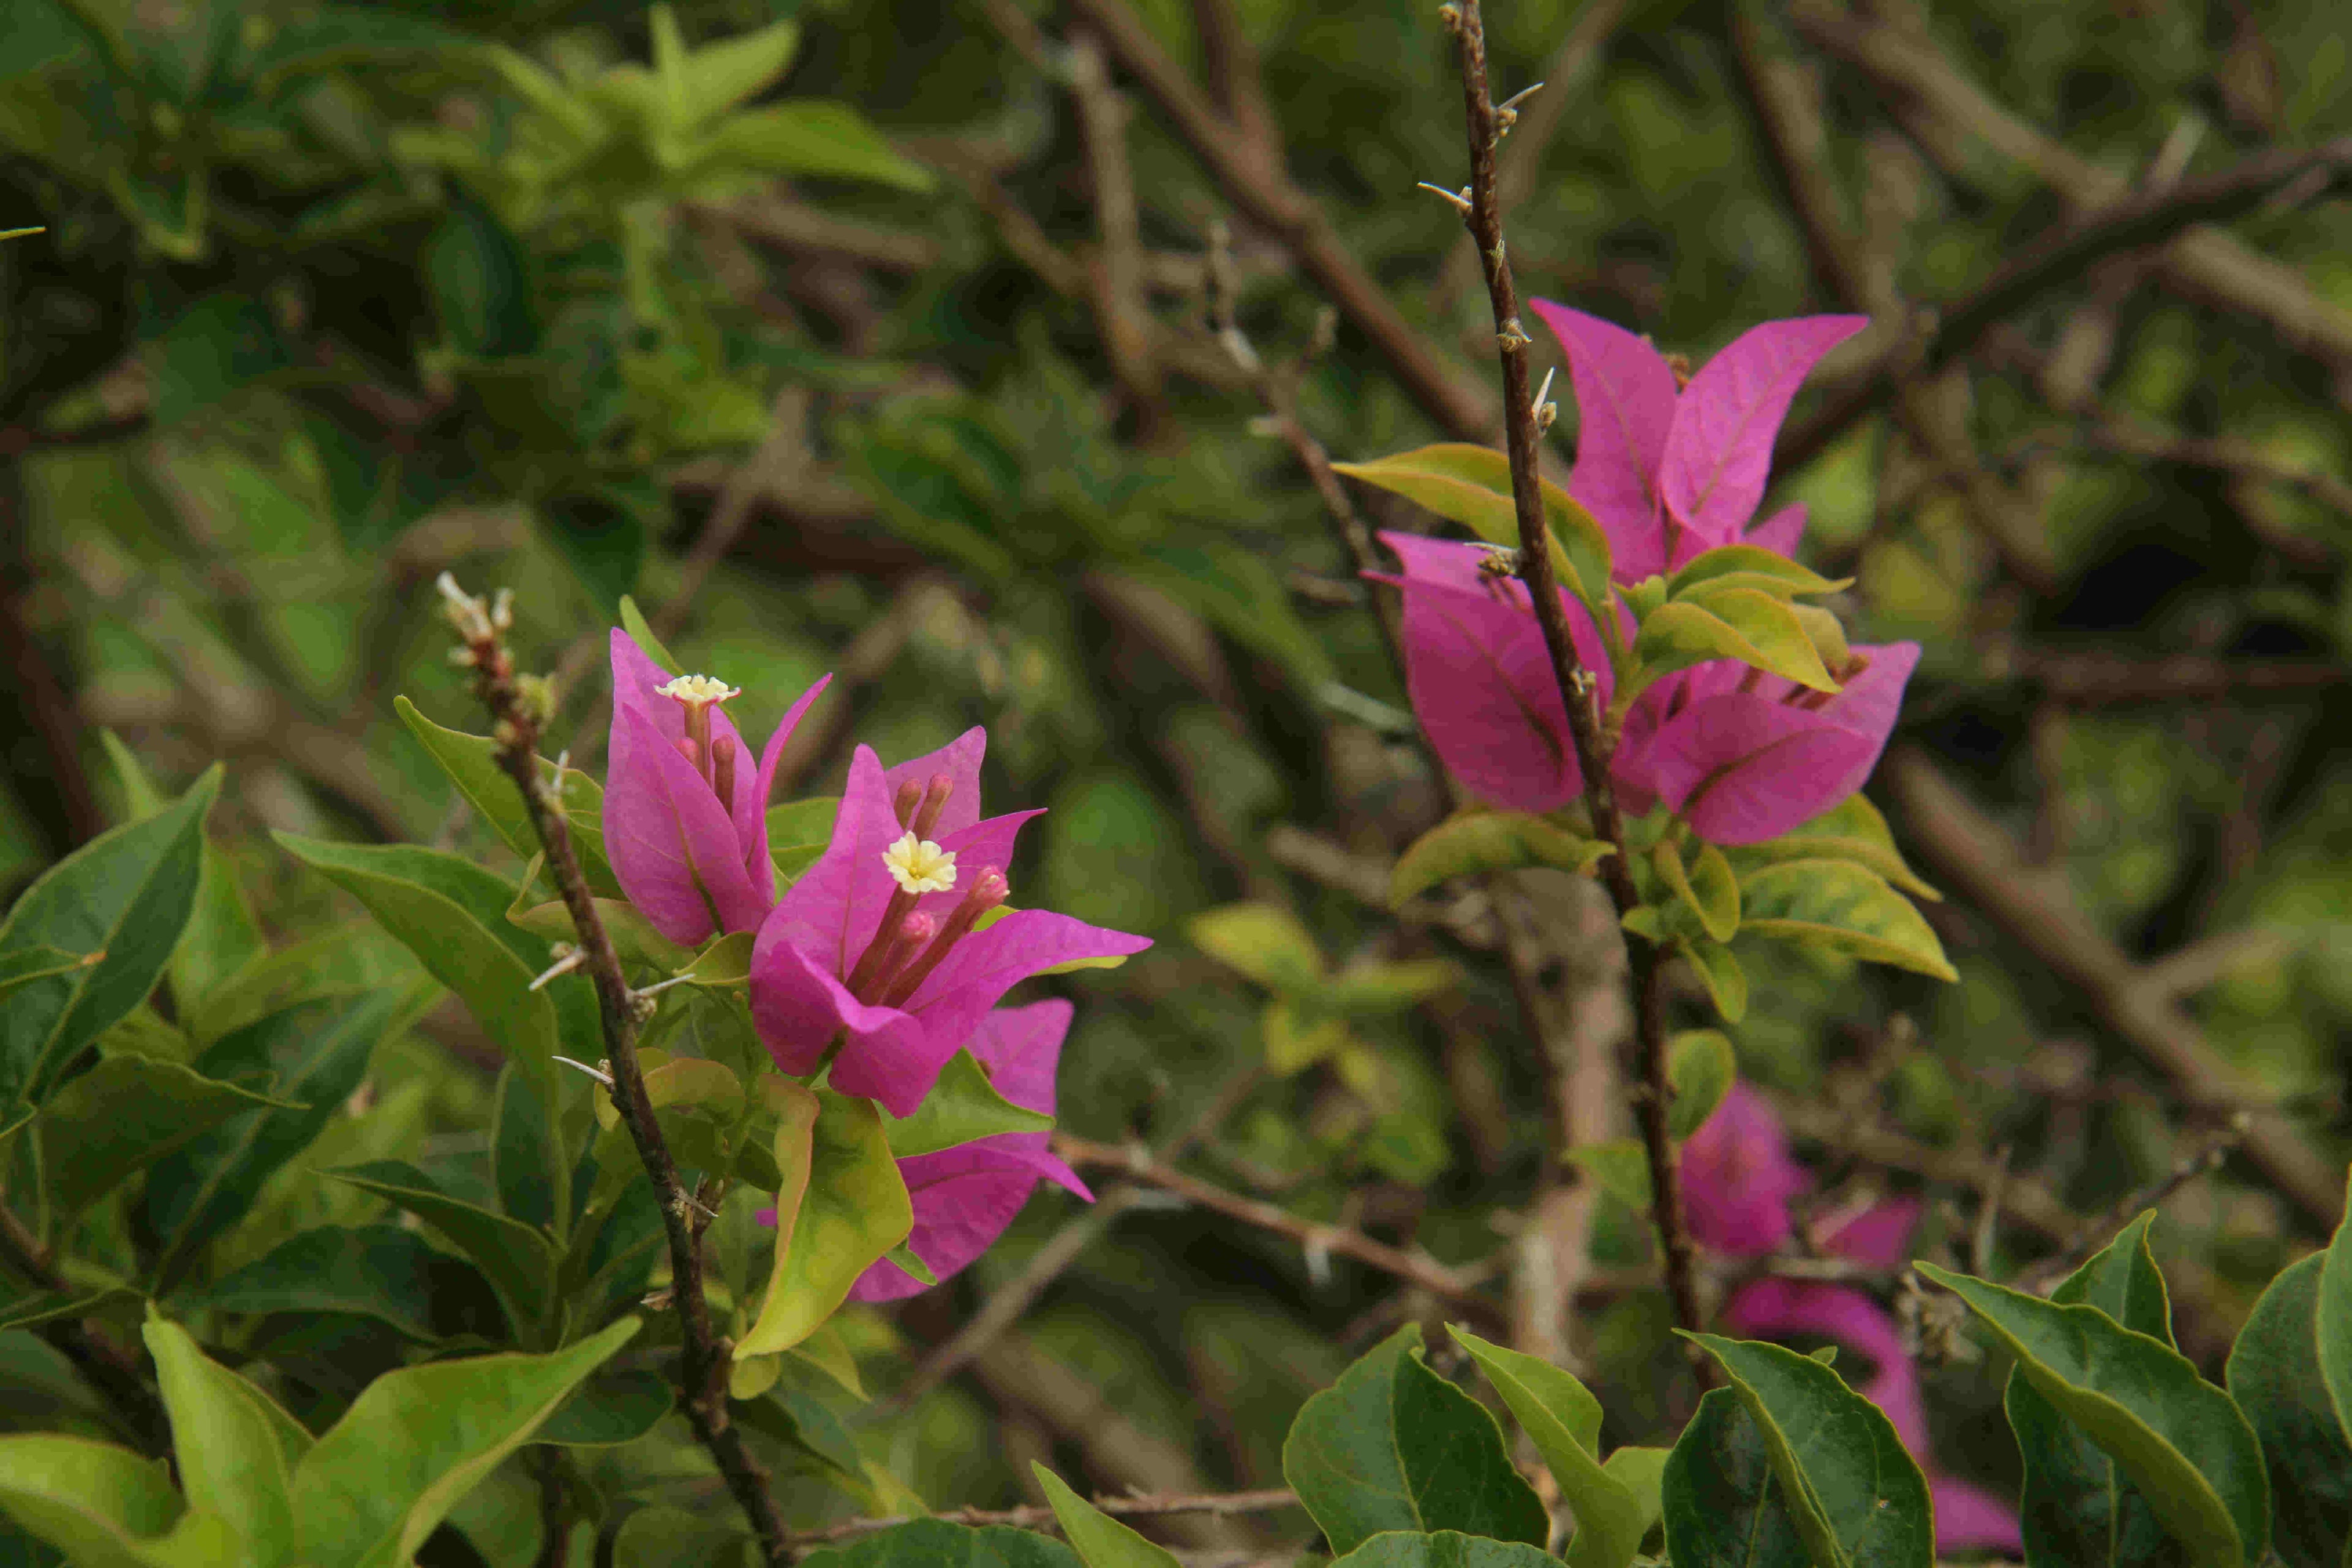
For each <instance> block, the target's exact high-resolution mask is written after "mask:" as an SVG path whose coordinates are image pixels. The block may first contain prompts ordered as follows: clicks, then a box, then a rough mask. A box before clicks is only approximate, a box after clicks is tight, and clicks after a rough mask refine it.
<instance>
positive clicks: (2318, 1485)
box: [2011, 1231, 2352, 1568]
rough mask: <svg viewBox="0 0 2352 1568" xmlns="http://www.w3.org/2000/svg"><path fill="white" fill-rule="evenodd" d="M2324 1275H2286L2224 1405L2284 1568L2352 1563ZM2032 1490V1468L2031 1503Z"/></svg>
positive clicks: (2247, 1336)
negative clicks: (2234, 1414)
mask: <svg viewBox="0 0 2352 1568" xmlns="http://www.w3.org/2000/svg"><path fill="white" fill-rule="evenodd" d="M2337 1234H2338V1235H2339V1236H2340V1235H2342V1232H2341V1231H2338V1232H2337ZM2326 1267H2327V1258H2326V1255H2324V1254H2318V1253H2315V1254H2313V1255H2312V1256H2311V1257H2309V1258H2304V1259H2302V1260H2301V1261H2300V1262H2296V1263H2293V1264H2290V1265H2288V1266H2287V1268H2284V1270H2282V1271H2281V1272H2280V1274H2279V1276H2278V1277H2277V1278H2276V1279H2273V1280H2272V1281H2271V1282H2270V1288H2269V1289H2266V1290H2264V1291H2263V1294H2262V1299H2261V1300H2258V1301H2256V1302H2255V1303H2254V1310H2253V1311H2252V1314H2251V1315H2250V1316H2248V1318H2247V1319H2246V1326H2245V1327H2244V1328H2242V1329H2241V1330H2239V1331H2238V1342H2237V1343H2236V1344H2234V1345H2232V1346H2231V1347H2230V1365H2229V1373H2228V1382H2229V1386H2230V1396H2231V1398H2232V1399H2234V1400H2236V1401H2237V1402H2238V1408H2239V1409H2241V1410H2242V1411H2244V1412H2245V1413H2246V1420H2247V1422H2248V1424H2249V1425H2251V1426H2252V1427H2253V1429H2254V1436H2255V1437H2256V1438H2258V1439H2259V1440H2260V1441H2261V1443H2262V1446H2263V1463H2264V1465H2265V1467H2266V1468H2268V1470H2269V1472H2270V1481H2271V1492H2272V1499H2273V1513H2272V1516H2271V1535H2272V1540H2271V1549H2272V1550H2273V1551H2274V1552H2277V1553H2278V1555H2279V1560H2280V1561H2281V1562H2283V1563H2285V1564H2286V1565H2287V1568H2341V1564H2342V1563H2344V1562H2345V1561H2346V1559H2347V1555H2352V1442H2347V1440H2346V1436H2345V1427H2344V1423H2343V1422H2342V1421H2341V1420H2340V1419H2338V1417H2337V1415H2336V1405H2335V1401H2334V1400H2333V1399H2332V1398H2331V1397H2330V1396H2329V1394H2328V1390H2327V1381H2326V1377H2325V1376H2324V1375H2323V1374H2322V1373H2321V1372H2320V1366H2319V1300H2320V1275H2321V1272H2322V1271H2323V1270H2324V1269H2325V1268H2326ZM2011 1397H2012V1398H2014V1397H2015V1395H2014V1394H2013V1393H2012V1394H2011ZM2012 1419H2014V1417H2012ZM2022 1440H2023V1439H2022V1435H2021V1436H2020V1441H2021V1443H2022ZM2030 1465H2031V1461H2029V1467H2030ZM2033 1480H2034V1476H2033V1472H2032V1468H2028V1470H2027V1472H2026V1484H2027V1488H2028V1496H2029V1498H2030V1497H2031V1495H2032V1485H2033ZM2139 1501H2140V1502H2141V1506H2142V1507H2145V1506H2146V1503H2145V1500H2139ZM2026 1531H2027V1534H2026V1550H2027V1552H2028V1553H2029V1555H2031V1556H2033V1557H2034V1559H2035V1560H2036V1561H2041V1560H2042V1559H2041V1558H2040V1556H2039V1554H2038V1553H2036V1552H2035V1550H2034V1549H2035V1546H2036V1544H2037V1543H2036V1540H2035V1531H2034V1522H2033V1516H2032V1512H2031V1511H2030V1510H2029V1511H2028V1513H2027V1523H2026ZM2149 1555H2152V1554H2145V1553H2144V1554H2141V1555H2140V1556H2138V1557H2136V1558H2135V1559H2134V1560H2135V1561H2137V1562H2145V1561H2147V1560H2148V1557H2149ZM2120 1560H2121V1559H2120V1557H2118V1558H2117V1561H2120ZM2086 1561H2090V1562H2097V1561H2100V1559H2098V1558H2095V1557H2094V1558H2089V1559H2086Z"/></svg>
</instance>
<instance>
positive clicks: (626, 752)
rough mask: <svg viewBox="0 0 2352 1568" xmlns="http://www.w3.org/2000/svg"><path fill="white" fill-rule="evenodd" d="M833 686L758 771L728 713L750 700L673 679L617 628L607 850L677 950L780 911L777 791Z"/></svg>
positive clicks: (787, 724) (787, 727) (799, 705)
mask: <svg viewBox="0 0 2352 1568" xmlns="http://www.w3.org/2000/svg"><path fill="white" fill-rule="evenodd" d="M831 679H833V677H831V676H829V675H828V676H824V677H823V678H822V679H819V680H818V681H817V683H816V684H815V685H814V686H812V687H810V688H809V689H807V690H806V691H803V692H802V693H801V695H800V697H799V698H798V700H795V701H794V702H793V705H792V707H791V708H790V709H788V710H785V713H784V717H783V721H782V723H780V724H778V725H777V726H776V730H775V733H774V734H772V735H771V736H769V738H768V744H767V746H766V748H765V749H764V750H763V751H761V753H760V759H759V764H758V767H757V769H756V771H755V770H754V768H753V766H752V764H751V752H750V748H748V747H747V746H745V745H744V743H743V738H742V736H741V735H740V734H738V733H737V732H736V730H735V726H734V725H733V724H732V723H730V721H728V718H727V714H726V711H725V709H724V706H723V705H724V704H725V703H726V702H728V701H729V700H731V699H733V698H735V697H738V696H740V695H741V693H740V691H738V690H737V689H734V688H732V687H730V686H729V685H727V684H726V683H725V682H724V681H720V680H714V679H711V678H710V677H709V676H707V675H679V676H673V675H672V674H671V673H670V672H669V671H668V670H666V669H664V668H662V667H661V666H660V665H658V664H656V663H655V662H654V661H653V660H652V659H651V658H647V657H646V652H645V650H644V649H643V648H640V647H638V646H637V645H636V642H635V639H633V638H632V637H630V636H629V634H628V633H626V632H625V631H623V630H621V629H620V628H619V627H617V626H615V627H614V629H613V731H612V743H611V749H610V756H611V771H610V774H609V776H608V777H607V778H606V780H605V784H604V852H605V854H606V855H607V856H608V857H609V858H611V860H612V862H613V875H614V877H616V878H618V879H620V883H621V890H622V891H623V892H625V893H626V894H628V896H629V902H631V903H633V904H635V906H636V907H637V910H638V911H639V912H640V913H642V914H643V915H644V916H645V917H646V920H647V921H651V922H652V924H653V927H654V929H655V930H656V931H659V932H661V933H662V935H664V936H666V937H667V938H669V940H670V941H672V942H678V943H680V944H682V945H684V946H688V947H692V946H695V945H697V944H698V943H699V942H702V941H703V940H704V939H705V938H707V937H709V935H710V934H711V933H712V932H713V931H753V930H756V929H758V927H759V924H760V921H761V920H763V919H765V918H766V916H767V913H768V910H770V909H771V908H772V907H773V906H774V904H775V901H776V880H775V868H774V866H773V865H772V863H771V862H770V861H769V858H768V794H769V792H770V791H771V790H772V789H773V788H774V787H775V782H776V764H777V763H779V762H780V761H781V760H782V757H783V752H784V742H787V741H789V740H790V739H791V738H792V733H793V728H794V726H796V725H797V724H799V722H800V721H801V715H802V714H803V713H805V712H807V711H808V707H809V704H810V703H812V702H814V701H815V700H816V697H817V693H818V692H820V691H823V690H824V686H825V682H826V681H828V680H831Z"/></svg>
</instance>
